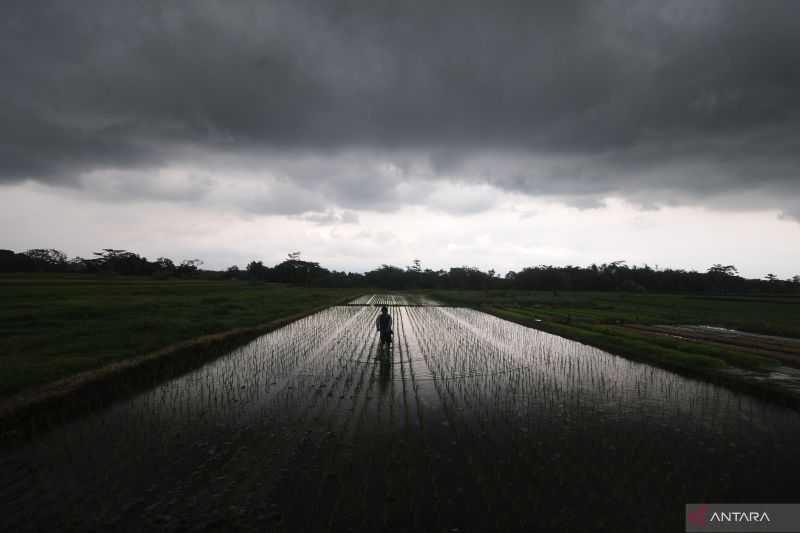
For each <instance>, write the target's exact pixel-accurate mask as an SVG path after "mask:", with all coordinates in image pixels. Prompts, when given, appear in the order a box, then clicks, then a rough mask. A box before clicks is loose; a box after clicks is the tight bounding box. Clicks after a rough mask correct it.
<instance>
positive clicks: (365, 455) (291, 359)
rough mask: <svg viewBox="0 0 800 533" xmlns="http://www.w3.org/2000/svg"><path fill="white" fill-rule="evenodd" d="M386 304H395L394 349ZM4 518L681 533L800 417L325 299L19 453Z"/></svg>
mask: <svg viewBox="0 0 800 533" xmlns="http://www.w3.org/2000/svg"><path fill="white" fill-rule="evenodd" d="M376 304H378V305H380V304H386V305H388V306H389V308H390V312H391V314H392V315H393V316H394V323H395V342H394V346H393V348H392V349H391V351H390V353H389V354H388V356H381V355H380V350H379V349H378V339H377V333H376V331H375V327H374V322H375V318H376V315H377V313H378V308H377V307H376ZM0 467H2V474H3V475H2V488H0V502H2V504H0V505H2V506H3V509H2V513H0V530H4V531H28V530H31V531H33V530H52V531H56V530H59V531H64V530H81V531H84V530H107V529H113V530H115V531H144V530H190V531H191V530H234V529H259V530H263V531H329V530H332V531H348V530H350V531H386V530H398V531H402V530H408V531H426V532H427V531H432V532H436V531H462V532H465V531H683V522H684V505H685V504H686V503H689V502H793V501H794V502H796V501H800V487H798V479H799V476H798V474H799V473H800V414H798V412H796V411H793V410H789V409H786V408H783V407H780V406H777V405H773V404H769V403H765V402H763V401H762V400H759V399H756V398H752V397H749V396H747V395H743V394H738V393H734V392H731V391H729V390H727V389H724V388H721V387H719V386H716V385H712V384H708V383H704V382H701V381H696V380H692V379H687V378H685V377H682V376H679V375H677V374H673V373H670V372H667V371H664V370H661V369H658V368H653V367H651V366H648V365H645V364H641V363H636V362H632V361H629V360H626V359H623V358H620V357H616V356H613V355H610V354H608V353H605V352H603V351H600V350H597V349H594V348H590V347H587V346H585V345H582V344H579V343H576V342H572V341H569V340H566V339H563V338H560V337H557V336H554V335H550V334H547V333H543V332H540V331H537V330H533V329H528V328H525V327H522V326H519V325H516V324H513V323H510V322H507V321H503V320H500V319H498V318H495V317H492V316H488V315H486V314H482V313H480V312H477V311H474V310H468V309H460V308H452V307H445V306H437V305H435V303H434V302H430V301H419V300H418V301H413V302H411V301H409V300H407V299H405V298H403V297H400V296H370V297H364V298H361V299H359V300H356V301H354V302H353V303H352V304H350V305H343V306H337V307H332V308H329V309H327V310H325V311H322V312H320V313H317V314H315V315H312V316H309V317H307V318H305V319H302V320H300V321H297V322H294V323H292V324H290V325H288V326H286V327H284V328H282V329H279V330H277V331H274V332H272V333H269V334H267V335H264V336H262V337H260V338H258V339H256V340H254V341H252V342H250V343H249V344H247V345H246V346H243V347H241V348H239V349H237V350H235V351H233V352H231V353H230V354H228V355H226V356H224V357H222V358H220V359H217V360H215V361H213V362H211V363H209V364H207V365H205V366H203V367H202V368H200V369H198V370H196V371H193V372H191V373H189V374H186V375H184V376H182V377H179V378H177V379H173V380H171V381H169V382H167V383H164V384H161V385H159V386H156V387H155V388H152V389H151V390H149V391H147V392H144V393H141V394H139V395H137V396H135V397H133V398H131V399H127V400H124V401H120V402H118V403H116V404H113V405H112V406H110V407H107V408H106V409H104V410H102V411H100V412H96V413H93V414H91V415H89V416H84V417H83V418H80V419H78V420H73V421H72V422H69V423H67V424H65V425H62V426H60V427H58V428H56V429H52V430H50V431H48V432H46V433H44V434H42V435H39V436H36V437H35V438H34V439H33V440H32V441H30V442H28V443H27V444H26V445H25V446H21V447H16V448H14V449H10V450H5V451H4V452H3V455H2V462H1V463H0Z"/></svg>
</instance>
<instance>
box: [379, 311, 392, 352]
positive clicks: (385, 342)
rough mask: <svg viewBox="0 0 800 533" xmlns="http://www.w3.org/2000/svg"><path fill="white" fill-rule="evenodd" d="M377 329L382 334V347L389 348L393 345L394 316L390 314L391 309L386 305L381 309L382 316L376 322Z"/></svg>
mask: <svg viewBox="0 0 800 533" xmlns="http://www.w3.org/2000/svg"><path fill="white" fill-rule="evenodd" d="M375 328H376V329H377V330H378V331H379V332H380V334H381V347H383V346H389V344H391V343H392V334H393V332H392V316H391V315H390V314H389V309H387V308H386V306H385V305H384V306H383V307H381V314H379V315H378V318H377V319H376V320H375Z"/></svg>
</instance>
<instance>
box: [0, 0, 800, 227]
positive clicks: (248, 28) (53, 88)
mask: <svg viewBox="0 0 800 533" xmlns="http://www.w3.org/2000/svg"><path fill="white" fill-rule="evenodd" d="M0 16H1V17H2V20H3V21H4V22H3V31H2V32H0V71H1V72H2V74H3V84H2V85H0V138H2V143H0V182H5V183H13V182H19V181H22V180H28V179H32V180H36V181H39V182H42V183H50V184H55V185H61V186H69V187H74V188H82V189H83V190H85V191H87V192H89V193H92V194H96V195H100V196H103V197H105V198H107V199H111V200H113V199H115V198H118V199H136V198H161V199H163V200H164V201H171V202H190V203H191V202H207V201H209V197H213V196H220V197H221V199H220V200H219V203H220V205H222V204H224V202H225V201H228V205H229V206H231V207H236V208H237V209H242V210H243V211H245V212H253V213H285V214H300V213H304V212H325V210H328V209H334V208H335V209H343V210H353V209H361V210H380V211H387V210H389V211H390V210H396V209H398V208H399V207H401V206H406V205H415V204H419V203H429V204H430V206H431V207H432V208H434V209H450V210H452V211H460V212H463V213H475V212H481V210H485V209H486V208H488V206H489V205H490V204H491V201H490V200H488V196H487V197H486V198H485V199H483V200H482V199H479V198H477V199H472V200H466V199H463V198H460V199H458V200H459V201H455V202H453V203H449V202H448V201H446V199H444V200H443V199H442V198H441V197H438V196H437V194H439V193H440V192H437V191H442V190H445V189H446V188H447V187H448V186H449V185H448V184H461V183H468V184H471V185H475V186H478V187H481V186H484V185H485V186H489V187H492V188H496V189H500V190H504V191H510V192H514V193H522V194H526V195H530V196H548V197H554V198H559V199H561V200H562V201H564V202H567V203H569V204H571V205H575V206H581V207H589V208H590V207H597V206H601V205H603V202H604V199H605V198H606V197H608V196H623V197H626V198H628V199H629V200H631V201H633V202H636V203H638V204H639V205H641V206H643V207H650V208H652V207H657V206H659V205H678V204H690V205H695V204H702V205H711V206H715V207H723V208H737V209H738V208H741V204H742V201H741V198H746V197H748V196H750V195H752V196H753V197H754V198H756V199H757V201H756V203H755V204H754V205H753V206H752V207H758V208H772V209H776V210H780V211H782V212H783V213H784V215H785V216H787V217H793V216H797V212H798V211H797V197H798V192H797V191H798V187H797V185H798V181H800V180H798V168H800V165H798V163H800V161H799V160H798V158H800V156H798V154H800V146H798V144H800V141H798V139H800V105H799V104H800V77H798V76H797V74H796V72H797V68H796V65H797V64H798V60H800V22H798V18H797V17H796V16H795V14H794V6H793V5H792V4H791V3H788V2H786V3H781V2H768V3H759V4H754V3H753V2H749V1H734V0H719V1H714V2H702V3H694V2H692V3H687V2H683V1H680V2H678V1H675V2H673V1H667V2H664V1H660V0H659V1H655V0H653V1H645V2H636V3H630V2H616V1H607V2H596V1H586V2H559V3H557V4H550V5H543V4H540V3H534V2H527V1H508V2H504V3H503V5H502V6H499V5H496V4H492V3H488V2H477V1H469V0H468V1H459V2H450V1H443V2H432V3H427V4H425V5H424V6H419V5H416V4H414V3H410V4H409V3H404V2H389V3H384V2H381V3H375V2H370V1H367V0H363V1H352V2H325V3H318V2H306V1H303V0H292V1H289V0H286V1H275V2H257V1H255V0H253V1H244V2H237V3H220V2H212V1H210V0H209V1H204V0H198V1H196V2H191V3H184V2H160V3H157V4H146V3H139V2H134V3H131V2H122V1H107V0H102V1H101V0H94V1H91V0H90V1H89V2H84V3H81V4H80V6H75V5H73V4H65V3H63V2H55V1H52V2H47V1H45V2H22V1H11V2H5V3H4V4H3V6H2V7H0ZM176 168H179V169H182V170H181V172H182V173H183V174H184V175H185V176H195V177H194V178H187V177H185V176H184V177H181V178H176V177H174V176H173V177H170V175H169V172H171V171H174V169H176ZM231 175H239V176H241V175H247V176H249V177H248V179H247V180H245V181H247V183H245V181H237V178H231V177H230V176H231ZM146 176H149V177H146ZM200 176H207V177H200ZM433 183H437V184H438V185H433ZM442 183H444V185H442ZM736 198H739V199H738V200H737V199H736ZM459 202H460V203H459Z"/></svg>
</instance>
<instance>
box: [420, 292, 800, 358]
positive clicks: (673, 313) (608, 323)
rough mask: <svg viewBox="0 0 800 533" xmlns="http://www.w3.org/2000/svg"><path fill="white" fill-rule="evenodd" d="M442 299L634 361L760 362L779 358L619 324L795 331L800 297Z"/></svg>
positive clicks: (519, 295)
mask: <svg viewBox="0 0 800 533" xmlns="http://www.w3.org/2000/svg"><path fill="white" fill-rule="evenodd" d="M431 297H433V298H435V299H438V300H440V301H442V302H445V303H449V304H454V305H463V306H468V307H475V308H479V309H481V310H483V311H487V312H489V313H492V314H494V315H496V316H499V317H501V318H505V319H508V320H513V321H515V322H519V323H521V324H525V325H529V326H532V327H536V328H539V329H542V330H544V331H548V332H550V333H554V334H557V335H561V336H563V337H567V338H570V339H573V340H577V341H580V342H583V343H586V344H589V345H592V346H595V347H597V348H601V349H603V350H606V351H609V352H612V353H616V354H619V355H623V356H627V357H631V358H634V359H639V360H646V361H653V362H656V363H660V364H662V365H666V366H678V367H683V368H689V369H691V368H721V367H728V366H734V367H739V368H746V369H765V368H768V367H771V366H774V365H776V364H778V362H777V361H775V360H773V359H770V358H768V357H764V356H762V355H758V354H754V353H750V352H748V351H746V350H743V349H739V348H735V347H731V348H727V347H720V346H719V345H717V344H710V343H706V342H701V341H689V340H683V339H677V338H672V337H666V336H653V335H647V334H644V333H638V332H636V331H632V330H631V329H626V328H624V327H621V325H623V324H703V325H715V326H721V327H727V328H733V329H739V330H742V331H749V332H754V333H764V334H772V335H784V336H790V337H800V297H794V298H792V297H786V296H781V297H769V296H759V297H754V296H735V297H734V296H724V297H714V296H697V295H676V294H648V293H645V294H630V293H617V292H561V293H558V294H557V295H554V294H553V293H552V292H540V291H512V290H509V291H488V292H487V291H437V292H433V293H432V294H431Z"/></svg>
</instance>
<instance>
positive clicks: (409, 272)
mask: <svg viewBox="0 0 800 533" xmlns="http://www.w3.org/2000/svg"><path fill="white" fill-rule="evenodd" d="M300 256H301V254H300V252H292V253H290V254H289V255H288V257H287V258H286V259H285V260H284V261H281V262H280V263H278V264H276V265H274V266H267V265H264V263H263V262H262V261H251V262H250V263H249V264H248V265H247V266H246V267H245V268H243V269H242V268H239V267H238V266H231V267H230V268H228V269H226V270H224V271H213V270H203V269H201V266H202V264H203V263H202V261H200V260H198V259H184V260H182V261H180V262H175V261H173V260H171V259H169V258H166V257H159V258H157V259H155V260H153V261H150V260H148V259H147V258H146V257H142V256H140V255H139V254H137V253H134V252H130V251H127V250H119V249H114V248H104V249H102V250H100V251H98V252H95V253H94V254H93V257H91V258H88V259H86V258H81V257H75V258H72V259H68V258H67V256H66V254H64V253H63V252H61V251H59V250H53V249H32V250H28V251H25V252H22V253H15V252H13V251H11V250H0V272H62V273H84V274H98V275H121V276H151V277H153V278H156V279H168V278H171V277H176V278H204V279H231V280H249V281H264V282H279V283H292V284H297V285H305V286H315V287H375V288H382V289H396V290H409V289H482V290H488V289H533V290H549V291H556V292H557V291H569V290H597V291H609V290H621V291H629V292H644V291H662V292H729V293H743V292H772V293H792V292H794V293H800V275H796V276H794V277H792V278H790V279H779V278H778V277H777V276H775V275H774V274H767V275H766V276H765V277H764V278H763V279H748V278H744V277H742V276H740V275H739V272H738V270H737V269H736V267H735V266H734V265H723V264H715V265H712V266H710V267H709V268H708V269H707V270H706V271H705V272H697V271H694V270H683V269H658V268H652V267H650V266H648V265H643V266H637V265H628V264H627V263H626V262H625V261H614V262H611V263H603V264H600V265H597V264H592V265H590V266H586V267H581V266H571V265H568V266H550V265H538V266H532V267H527V268H523V269H522V270H520V271H519V272H514V271H510V272H507V273H506V274H505V275H504V276H499V275H497V273H496V272H495V271H494V270H488V271H486V272H484V271H482V270H480V269H479V268H476V267H470V266H461V267H453V268H449V269H447V270H443V269H439V270H432V269H428V268H423V267H422V264H421V261H420V260H418V259H415V260H414V261H413V262H412V264H411V265H408V266H406V267H397V266H393V265H381V266H380V267H378V268H376V269H373V270H370V271H368V272H365V273H353V272H343V271H336V270H329V269H327V268H325V267H323V266H321V265H320V264H319V263H318V262H314V261H306V260H303V259H301V258H300Z"/></svg>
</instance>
